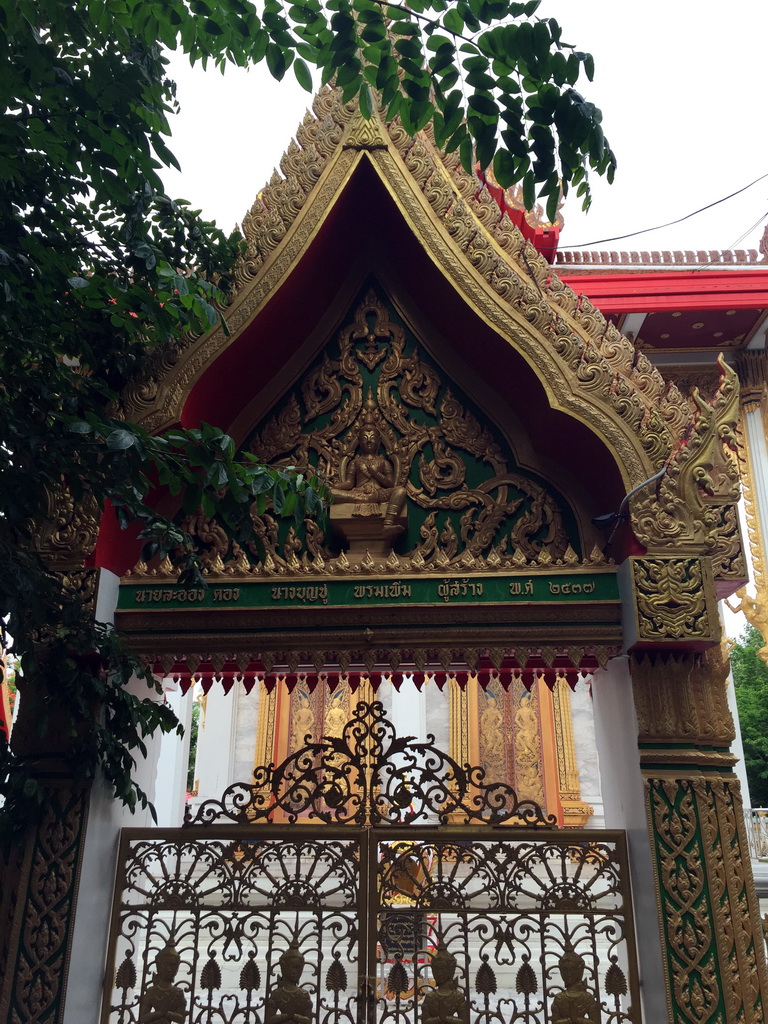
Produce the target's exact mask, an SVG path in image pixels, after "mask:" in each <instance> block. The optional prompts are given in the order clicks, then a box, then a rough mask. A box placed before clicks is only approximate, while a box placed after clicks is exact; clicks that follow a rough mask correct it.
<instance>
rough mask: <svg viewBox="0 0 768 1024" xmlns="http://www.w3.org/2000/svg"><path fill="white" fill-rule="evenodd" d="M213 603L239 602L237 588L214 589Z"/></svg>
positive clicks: (238, 590) (238, 589)
mask: <svg viewBox="0 0 768 1024" xmlns="http://www.w3.org/2000/svg"><path fill="white" fill-rule="evenodd" d="M213 600H214V601H239V600H240V588H239V587H216V589H215V590H214V592H213Z"/></svg>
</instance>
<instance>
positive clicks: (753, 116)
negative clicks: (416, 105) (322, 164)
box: [168, 0, 768, 250]
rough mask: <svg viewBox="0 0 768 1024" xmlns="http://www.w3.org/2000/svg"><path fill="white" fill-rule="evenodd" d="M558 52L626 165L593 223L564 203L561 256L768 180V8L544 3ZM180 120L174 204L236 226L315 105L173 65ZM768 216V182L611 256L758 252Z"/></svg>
mask: <svg viewBox="0 0 768 1024" xmlns="http://www.w3.org/2000/svg"><path fill="white" fill-rule="evenodd" d="M540 13H541V14H544V15H546V16H554V17H556V18H557V19H558V20H559V21H560V23H561V25H562V26H563V29H564V38H565V39H566V40H567V41H568V42H572V43H574V44H575V45H576V46H577V47H578V48H579V49H583V50H587V51H589V52H591V53H592V54H593V56H594V58H595V65H596V70H595V81H594V83H593V84H592V85H588V84H587V83H585V85H584V88H583V91H584V93H585V95H586V96H587V98H588V99H590V100H592V101H593V102H594V103H596V104H597V106H599V107H600V108H601V109H602V111H603V115H604V118H603V125H604V128H605V131H606V135H607V137H608V139H609V140H610V142H611V145H612V146H613V149H614V151H615V152H616V155H617V157H618V161H619V170H618V172H617V176H616V182H615V183H614V185H612V186H608V185H606V184H604V183H602V182H597V181H595V183H594V192H595V197H594V202H593V205H592V209H591V210H590V212H589V213H588V214H586V215H585V214H583V213H582V212H581V211H580V210H579V208H578V202H577V201H576V199H575V197H574V198H573V200H569V201H568V202H567V203H566V206H565V210H564V216H565V230H564V232H563V236H562V240H561V241H562V246H563V247H565V246H569V245H571V246H578V245H585V244H586V246H587V247H588V248H592V247H593V246H592V245H591V243H593V242H597V241H598V240H600V239H603V238H608V237H611V236H615V235H622V234H625V233H628V232H631V231H637V230H640V229H643V228H647V227H652V226H654V225H657V224H663V223H666V222H668V221H671V220H674V219H676V218H678V217H681V216H684V215H685V214H687V213H690V212H692V211H693V210H696V209H698V208H699V207H702V206H705V205H706V204H708V203H711V202H714V201H715V200H717V199H720V198H722V197H724V196H727V195H729V194H730V193H731V192H734V191H736V190H737V189H740V188H741V187H742V186H744V185H746V184H748V183H749V182H751V181H753V180H754V179H755V178H758V177H759V176H760V175H762V174H766V173H768V132H766V100H767V99H768V89H767V88H766V84H765V82H766V66H767V64H768V45H767V44H768V0H731V2H730V3H727V4H726V3H722V2H718V3H715V2H713V0H664V2H661V0H641V2H639V3H637V2H636V3H631V4H630V3H626V2H623V0H544V2H543V4H542V7H541V8H540ZM172 74H173V76H174V77H175V78H176V80H177V82H178V85H179V99H180V102H181V104H182V112H181V114H180V115H179V116H178V117H177V118H175V119H174V138H173V143H172V149H173V151H174V152H175V153H176V155H177V156H178V158H179V160H180V162H181V165H182V174H181V175H178V174H176V173H175V172H174V173H172V174H169V175H168V184H169V188H170V190H171V192H172V193H173V194H174V195H176V196H181V197H183V198H185V199H189V200H190V201H191V202H192V203H194V204H195V205H196V206H198V207H200V208H202V210H203V212H204V213H205V214H206V216H208V217H210V218H213V219H215V220H216V221H217V222H218V223H219V224H220V226H221V227H222V228H225V229H229V228H231V227H233V226H234V224H235V223H239V222H240V220H241V219H242V217H243V215H244V213H245V212H246V210H247V209H248V207H249V206H250V204H251V203H252V202H253V199H254V197H255V195H256V193H257V192H258V190H259V189H260V188H261V187H262V186H263V185H264V184H265V182H266V181H267V180H268V179H269V177H270V175H271V173H272V170H273V168H274V167H275V166H276V164H277V162H278V161H279V159H280V156H281V154H282V153H283V151H284V150H285V148H286V147H287V145H288V142H289V140H290V139H291V137H292V135H293V134H294V132H295V130H296V128H297V126H298V124H299V122H300V121H301V118H302V117H303V114H304V111H305V109H306V107H307V105H308V102H309V95H308V94H307V93H305V92H304V91H303V90H302V89H300V88H299V86H298V85H297V84H296V82H295V80H294V79H293V74H292V72H290V71H289V72H288V75H287V76H286V78H285V80H284V81H283V82H281V83H275V82H273V81H272V80H271V79H270V78H269V75H268V74H267V72H266V70H265V69H263V68H261V67H260V68H256V69H253V70H251V71H248V72H243V71H241V70H240V69H234V68H232V69H229V70H228V71H227V72H226V74H225V75H224V76H223V77H222V75H221V74H220V73H219V72H217V71H209V72H203V71H201V70H200V69H195V70H191V69H189V67H188V66H187V65H186V63H185V62H184V61H182V60H174V62H173V70H172ZM767 214H768V178H766V180H765V181H762V182H759V183H758V184H757V185H754V186H753V187H752V188H751V189H748V190H747V191H746V192H744V193H743V194H742V195H741V196H738V197H736V198H735V199H731V200H729V201H728V202H725V203H722V204H720V205H719V206H718V207H716V208H715V209H714V210H711V211H709V212H707V213H704V214H700V215H699V216H697V217H695V218H693V219H691V220H689V221H687V222H685V223H683V224H679V225H677V226H675V227H670V228H667V229H666V230H664V231H657V232H654V233H653V234H648V235H644V236H641V237H639V238H634V239H627V240H626V241H622V242H611V243H605V244H602V245H600V246H599V247H600V248H606V249H630V248H634V249H707V250H709V249H722V248H729V247H731V246H733V244H734V243H735V242H736V241H737V239H739V237H740V236H741V235H743V234H744V232H745V231H747V229H749V228H751V227H752V225H754V224H756V223H757V222H759V226H758V227H755V228H754V229H753V230H752V231H751V233H750V234H749V235H748V236H747V238H746V239H744V240H743V241H742V242H740V243H739V245H738V247H739V248H748V247H752V248H756V247H757V243H758V241H759V239H760V236H761V235H762V232H763V229H764V225H765V218H766V215H767Z"/></svg>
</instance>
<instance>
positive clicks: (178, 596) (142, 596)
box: [134, 588, 205, 604]
mask: <svg viewBox="0 0 768 1024" xmlns="http://www.w3.org/2000/svg"><path fill="white" fill-rule="evenodd" d="M134 593H135V599H136V604H144V603H147V604H151V603H153V602H154V603H159V602H163V603H165V602H167V601H187V602H195V601H202V600H203V599H204V598H205V590H171V589H168V590H164V589H160V588H157V589H156V590H136V591H135V592H134Z"/></svg>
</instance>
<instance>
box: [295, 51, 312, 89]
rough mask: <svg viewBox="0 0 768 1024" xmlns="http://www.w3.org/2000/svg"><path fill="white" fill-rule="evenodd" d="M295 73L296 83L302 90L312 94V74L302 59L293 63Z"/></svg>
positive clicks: (298, 58)
mask: <svg viewBox="0 0 768 1024" xmlns="http://www.w3.org/2000/svg"><path fill="white" fill-rule="evenodd" d="M293 73H294V75H296V81H297V82H298V83H299V85H300V86H301V87H302V89H305V90H306V91H307V92H312V90H313V88H314V86H313V84H312V73H311V72H310V70H309V68H308V67H307V65H306V63H305V62H304V61H303V60H302V59H301V58H300V57H297V58H296V60H295V61H294V62H293Z"/></svg>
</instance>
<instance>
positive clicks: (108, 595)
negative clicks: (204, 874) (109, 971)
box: [64, 569, 162, 1024]
mask: <svg viewBox="0 0 768 1024" xmlns="http://www.w3.org/2000/svg"><path fill="white" fill-rule="evenodd" d="M119 585H120V580H119V577H117V576H115V575H114V573H111V572H109V571H108V570H107V569H102V570H101V573H100V577H99V592H98V597H97V601H96V619H97V621H99V622H112V621H114V610H115V607H116V605H117V591H118V587H119ZM128 685H129V689H131V690H132V692H134V693H136V695H137V696H139V697H152V696H153V691H152V690H151V689H150V688H149V687H148V686H147V684H146V682H145V681H144V680H139V679H134V680H132V681H131V682H130V683H129V684H128ZM154 698H156V699H158V700H162V697H160V695H159V694H156V693H155V694H154ZM146 744H147V757H146V758H141V756H140V755H139V754H138V753H136V754H135V756H136V758H137V764H136V768H135V770H134V773H133V776H134V778H135V779H136V781H137V782H138V784H139V785H140V786H141V788H142V789H143V790H144V791H145V793H146V794H147V796H148V797H149V799H150V800H153V799H154V797H155V780H156V774H157V764H158V760H159V757H160V748H161V738H160V737H159V736H154V737H148V738H147V740H146ZM151 824H152V816H151V814H150V812H149V810H148V809H141V808H138V809H137V810H136V813H135V814H131V812H130V811H129V810H128V809H127V808H126V807H124V806H123V805H122V804H121V803H120V802H119V801H118V800H116V799H115V796H114V793H113V792H112V788H111V787H110V786H109V785H108V784H107V783H106V782H105V781H104V779H103V777H102V776H101V774H97V776H96V779H95V780H94V784H93V788H92V790H91V797H90V804H89V810H88V822H87V828H86V833H85V843H84V846H83V865H82V872H81V875H80V888H79V892H78V899H77V911H76V914H75V922H74V928H73V931H72V951H71V955H70V968H69V984H68V986H67V992H66V997H65V1004H64V1024H97V1021H98V1020H99V1013H100V1008H101V999H102V986H103V983H104V963H105V958H106V950H107V939H108V935H109V917H110V911H111V909H112V896H113V891H114V885H115V865H116V862H117V848H118V839H119V835H120V829H121V828H123V827H127V826H133V827H142V828H143V827H148V826H150V825H151Z"/></svg>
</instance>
